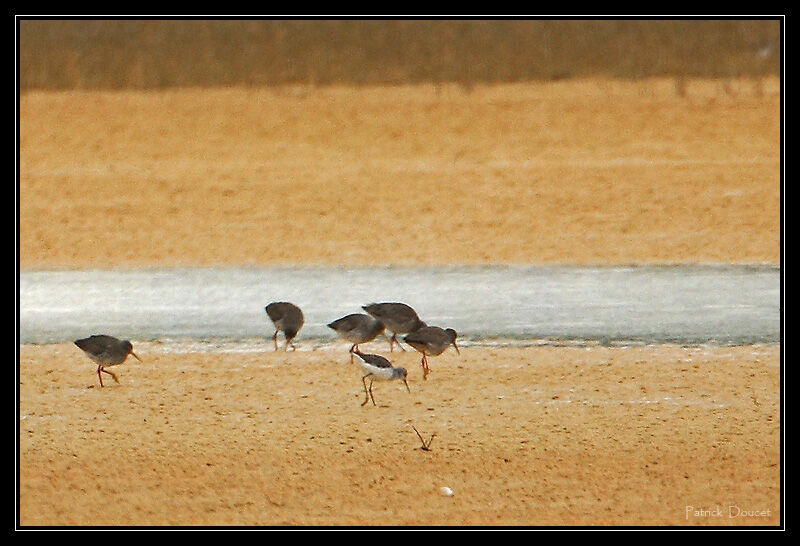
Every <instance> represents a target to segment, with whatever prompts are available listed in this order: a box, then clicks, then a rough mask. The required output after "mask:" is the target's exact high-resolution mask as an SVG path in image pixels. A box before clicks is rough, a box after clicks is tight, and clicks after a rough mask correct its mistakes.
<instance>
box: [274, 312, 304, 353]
mask: <svg viewBox="0 0 800 546" xmlns="http://www.w3.org/2000/svg"><path fill="white" fill-rule="evenodd" d="M264 310H265V311H266V312H267V316H268V317H269V319H270V320H271V321H272V323H273V324H274V325H275V335H273V336H272V341H274V342H275V350H276V351H277V350H278V332H281V331H282V332H283V334H284V336H285V337H286V345H285V346H284V348H283V350H284V351H285V350H288V349H289V345H291V346H292V350H293V351H296V350H297V347H295V346H294V343H292V340H293V339H294V337H295V336H296V335H297V332H299V331H300V328H302V327H303V322H304V321H305V319H304V318H303V312H302V311H301V310H300V308H299V307H298V306H296V305H295V304H293V303H289V302H288V301H274V302H272V303H270V304H269V305H267V306H266V307H265V308H264Z"/></svg>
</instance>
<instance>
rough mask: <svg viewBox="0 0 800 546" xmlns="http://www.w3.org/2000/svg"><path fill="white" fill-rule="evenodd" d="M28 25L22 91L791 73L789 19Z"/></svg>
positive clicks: (23, 25)
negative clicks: (784, 56) (784, 69)
mask: <svg viewBox="0 0 800 546" xmlns="http://www.w3.org/2000/svg"><path fill="white" fill-rule="evenodd" d="M18 23H19V64H20V67H21V68H20V74H19V84H20V89H21V90H22V91H26V90H31V89H75V88H78V89H123V88H140V89H151V88H165V87H174V86H221V85H222V86H224V85H252V86H263V85H276V84H320V85H326V84H386V83H391V84H411V83H421V82H455V83H460V84H463V85H465V86H467V87H469V86H470V85H472V84H473V83H477V82H495V83H496V82H516V81H531V80H556V79H565V78H581V77H595V76H603V77H612V78H644V77H654V76H675V77H709V78H760V77H763V76H774V75H778V74H779V72H780V39H781V36H780V34H781V22H780V20H779V19H772V20H768V19H762V20H697V19H689V20H553V19H544V20H181V19H179V20H134V19H122V20H24V19H23V20H19V21H18Z"/></svg>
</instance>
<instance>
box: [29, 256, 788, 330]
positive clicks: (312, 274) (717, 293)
mask: <svg viewBox="0 0 800 546" xmlns="http://www.w3.org/2000/svg"><path fill="white" fill-rule="evenodd" d="M19 281H20V285H19V287H20V293H19V306H20V307H19V309H20V342H21V343H49V342H59V341H71V340H73V339H76V338H78V337H81V336H85V335H88V334H92V333H109V334H112V335H115V336H118V337H125V338H129V339H134V340H162V341H163V340H186V339H190V340H201V341H202V340H234V341H235V340H248V339H258V338H263V337H265V336H271V335H272V333H273V332H274V330H273V329H272V324H271V323H269V322H268V320H267V317H266V314H265V312H264V306H265V305H266V304H267V303H269V302H270V301H276V300H287V301H292V302H294V303H296V304H298V305H299V306H300V307H301V308H302V309H303V312H304V313H305V316H306V324H305V326H304V328H303V330H302V331H301V333H300V335H299V336H298V340H299V339H303V338H305V339H313V340H317V341H320V342H322V341H326V340H332V339H335V337H334V335H333V332H332V331H331V330H330V329H328V328H327V327H326V326H325V325H326V324H327V323H328V322H330V321H331V320H333V319H336V318H338V317H341V316H343V315H345V314H348V313H353V312H360V311H361V306H362V305H365V304H367V303H370V302H373V301H403V302H406V303H408V304H409V305H411V306H413V307H414V308H415V309H417V311H418V312H419V314H420V316H421V317H422V319H423V320H425V321H426V322H428V323H429V324H435V325H440V326H446V327H452V328H455V329H456V330H457V331H458V332H459V337H460V338H463V339H464V340H465V341H467V342H468V341H469V340H471V339H472V340H478V339H493V338H506V339H516V340H525V339H567V340H601V341H604V342H605V341H610V342H613V341H616V340H622V341H643V342H665V341H672V342H684V343H704V342H718V343H756V342H776V341H779V337H780V270H779V269H778V268H777V267H772V266H653V267H649V266H643V267H556V266H552V267H550V266H547V267H527V266H519V267H517V266H511V267H505V266H503V267H500V266H498V267H413V268H409V267H385V268H348V269H345V268H332V267H271V268H176V269H143V270H110V271H34V272H23V273H21V274H20V278H19Z"/></svg>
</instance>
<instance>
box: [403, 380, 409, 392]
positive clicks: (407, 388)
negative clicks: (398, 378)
mask: <svg viewBox="0 0 800 546" xmlns="http://www.w3.org/2000/svg"><path fill="white" fill-rule="evenodd" d="M403 383H405V384H406V390H407V391H408V394H411V389H410V388H409V387H408V381H406V380H405V379H403Z"/></svg>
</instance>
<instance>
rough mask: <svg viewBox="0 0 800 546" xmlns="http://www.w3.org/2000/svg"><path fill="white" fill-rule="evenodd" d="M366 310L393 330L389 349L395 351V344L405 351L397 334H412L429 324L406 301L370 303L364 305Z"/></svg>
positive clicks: (388, 328)
mask: <svg viewBox="0 0 800 546" xmlns="http://www.w3.org/2000/svg"><path fill="white" fill-rule="evenodd" d="M362 309H363V310H364V311H366V312H367V313H369V314H370V315H372V316H373V317H374V318H376V319H378V320H379V321H381V322H382V323H383V325H384V326H385V327H386V329H387V330H389V331H390V332H392V337H391V339H389V351H390V352H393V351H394V344H395V343H397V346H398V347H400V348H401V349H402V350H403V351H405V350H406V349H405V347H403V346H402V345H401V344H400V342H399V341H397V334H410V333H411V332H415V331H417V330H419V329H420V328H422V327H424V326H427V324H425V323H424V322H423V321H421V320H420V319H419V316H418V315H417V312H416V311H414V309H413V308H412V307H410V306H408V305H406V304H405V303H399V302H384V303H370V304H369V305H364V306H363V307H362Z"/></svg>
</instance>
